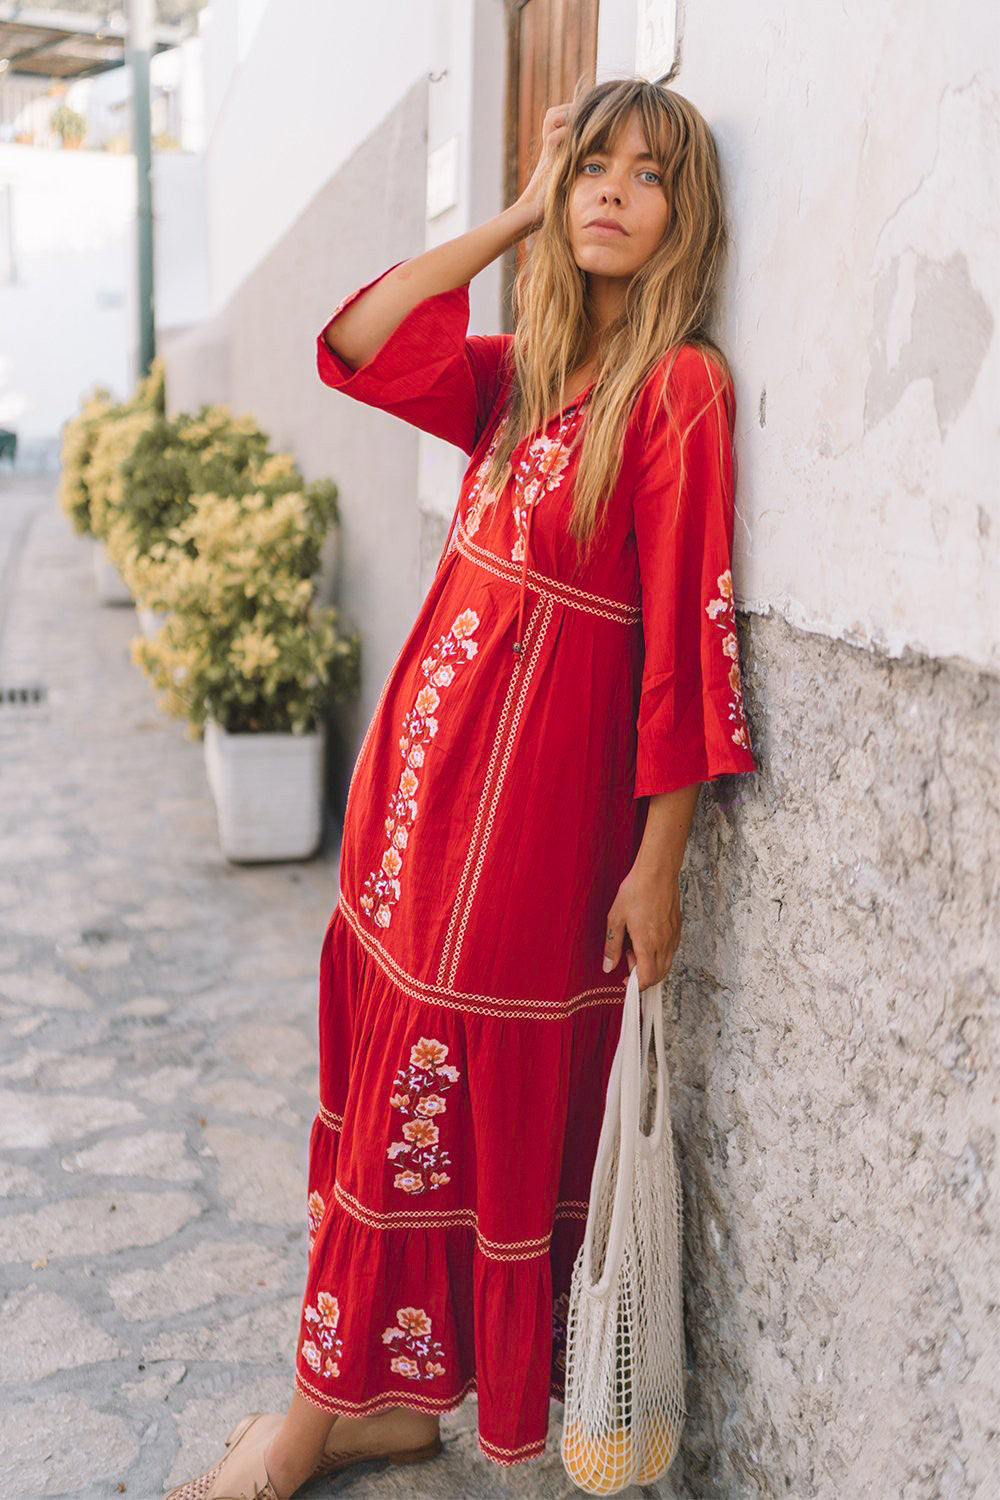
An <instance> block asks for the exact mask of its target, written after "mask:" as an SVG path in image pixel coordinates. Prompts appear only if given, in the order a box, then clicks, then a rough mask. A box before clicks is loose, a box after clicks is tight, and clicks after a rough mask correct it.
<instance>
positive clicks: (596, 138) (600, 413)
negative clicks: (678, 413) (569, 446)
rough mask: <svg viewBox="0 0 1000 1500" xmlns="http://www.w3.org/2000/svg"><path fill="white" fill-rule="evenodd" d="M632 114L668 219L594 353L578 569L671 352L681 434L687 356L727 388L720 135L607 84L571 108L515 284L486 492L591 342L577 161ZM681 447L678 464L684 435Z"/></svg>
mask: <svg viewBox="0 0 1000 1500" xmlns="http://www.w3.org/2000/svg"><path fill="white" fill-rule="evenodd" d="M632 110H637V111H638V115H639V121H640V123H641V126H642V129H643V133H644V134H645V137H646V141H647V143H648V147H649V150H650V152H651V153H652V154H653V156H654V157H655V158H656V161H657V163H658V166H659V168H661V169H662V173H663V192H664V194H665V196H666V198H667V202H668V203H669V204H670V207H671V213H670V220H669V223H668V225H667V228H666V231H665V232H664V235H663V238H662V240H661V241H660V243H659V245H658V246H657V248H656V250H655V251H654V252H653V254H652V255H651V256H650V257H649V259H648V260H647V261H646V262H645V264H644V265H642V266H641V267H640V269H639V270H638V271H637V272H636V273H635V275H634V276H633V277H632V279H631V281H630V282H629V285H628V289H627V292H626V296H625V300H624V306H623V308H622V312H621V314H620V315H619V316H618V317H617V318H616V319H615V320H614V322H613V323H612V324H611V325H610V326H609V327H607V328H606V329H605V330H604V331H603V333H602V334H601V336H600V339H599V342H598V343H597V353H596V371H597V378H596V384H595V386H594V389H593V392H592V393H591V397H590V402H589V410H588V412H587V414H586V420H585V421H584V422H583V424H582V432H583V440H582V448H581V452H580V464H579V468H578V471H577V477H576V482H575V486H574V492H575V493H574V504H573V510H572V513H571V516H570V521H569V531H570V534H571V535H572V536H574V537H575V538H576V540H577V554H578V558H579V555H580V543H581V542H585V543H586V544H587V546H588V550H589V545H590V543H591V542H592V541H593V538H594V535H595V533H596V531H597V523H598V520H599V518H600V517H603V512H604V505H603V504H602V501H603V500H604V499H606V497H607V496H609V495H610V493H611V491H612V489H613V488H614V484H615V481H616V479H617V477H618V472H619V469H620V467H621V459H622V446H623V442H624V436H625V428H626V426H627V423H628V417H629V413H630V411H631V408H632V406H633V404H634V402H635V399H636V397H637V395H638V393H639V390H640V388H641V387H642V384H643V382H644V381H645V379H646V378H647V377H648V375H649V374H650V372H651V370H652V369H653V367H654V365H655V364H656V362H657V361H658V360H659V359H661V358H662V357H663V356H664V354H667V353H670V354H671V358H670V360H669V362H668V364H667V366H666V367H665V370H664V380H663V401H664V406H665V408H666V410H667V413H668V418H669V420H670V421H671V422H672V423H673V426H674V428H675V430H676V431H678V433H679V432H680V429H679V426H678V424H677V421H676V418H675V417H674V415H673V412H672V411H671V409H670V401H669V397H668V393H667V385H668V381H669V375H670V370H671V369H672V367H673V362H674V360H675V359H676V357H677V353H678V351H679V349H680V347H681V346H682V345H683V344H688V345H693V346H694V347H696V348H698V349H700V350H701V351H702V353H703V354H705V355H706V356H707V357H708V358H709V360H710V361H711V360H713V359H714V361H715V362H716V364H717V367H718V376H717V378H716V377H715V376H713V378H712V384H713V385H714V386H715V387H716V397H715V399H716V400H718V399H720V397H721V394H722V389H723V386H724V383H725V382H727V381H729V380H730V379H731V374H730V369H729V364H728V361H727V360H726V357H725V355H724V354H723V352H722V350H721V349H719V347H718V346H717V345H716V344H715V342H714V341H713V340H712V339H711V338H710V337H709V334H708V332H707V324H708V322H709V320H710V318H711V316H712V313H713V311H714V297H715V294H716V287H717V278H718V275H719V272H720V269H721V266H722V263H723V260H724V256H725V252H726V249H727V246H728V233H727V228H726V222H725V215H724V210H723V202H722V192H721V187H720V181H719V164H718V157H717V154H716V149H715V142H714V140H713V138H712V133H711V131H710V130H709V128H708V126H707V125H706V123H705V121H704V119H703V118H702V116H701V115H700V114H699V112H698V111H697V109H695V107H694V105H693V104H691V103H690V102H689V100H687V99H685V98H684V97H683V95H681V94H678V93H676V92H675V91H674V90H673V89H669V88H666V87H664V86H663V85H661V84H654V83H648V82H646V81H645V80H644V79H641V78H623V79H611V80H608V81H606V82H602V83H599V84H597V85H596V86H594V87H592V88H589V89H587V90H586V92H584V93H583V94H582V95H580V96H579V97H578V98H576V99H575V100H574V101H573V109H572V113H571V118H570V120H569V129H568V130H567V132H566V135H565V137H564V138H563V143H562V146H561V147H560V149H559V152H558V154H557V156H556V158H555V160H554V161H553V165H552V170H551V173H550V176H549V180H548V184H547V188H546V195H545V204H544V213H543V219H542V223H541V226H540V227H539V229H538V230H537V232H536V235H535V240H534V243H533V245H532V248H531V251H530V253H529V255H528V256H527V257H526V258H525V260H524V262H523V264H522V266H521V267H520V269H519V271H518V273H517V277H516V279H515V282H514V287H513V308H514V317H515V332H514V338H513V344H512V358H513V374H512V384H511V390H510V395H509V398H508V402H507V405H506V408H505V427H504V429H503V431H502V432H501V433H500V434H499V437H498V441H497V443H496V445H495V448H494V452H493V455H492V457H491V459H490V461H489V464H488V467H487V470H486V473H485V475H484V488H485V489H486V490H491V491H494V492H495V493H499V492H500V490H502V488H503V485H504V482H505V480H506V479H507V477H508V476H509V473H510V468H509V464H510V458H511V454H512V452H513V450H514V448H515V447H516V446H517V444H518V443H519V442H520V441H521V439H522V438H524V437H527V436H528V435H529V434H532V433H535V432H537V431H539V429H540V428H542V426H543V424H544V423H545V420H546V418H547V417H548V415H549V413H550V412H551V411H552V409H553V407H554V406H557V407H558V406H559V405H561V403H562V400H563V395H562V393H563V391H564V389H565V383H566V378H567V375H568V374H569V372H570V371H571V370H572V369H573V368H574V367H575V366H576V365H577V364H579V363H580V362H581V361H582V359H583V357H584V356H585V354H586V352H587V350H588V348H590V347H591V345H592V344H593V342H594V325H593V322H592V319H591V315H590V311H589V309H588V306H587V277H586V272H584V271H582V270H581V269H580V267H579V266H578V265H577V263H576V260H575V259H574V256H573V252H572V248H571V245H570V240H569V233H568V225H567V219H568V203H569V194H570V190H571V188H572V186H573V184H574V182H575V181H576V177H577V173H578V170H579V166H580V163H581V162H582V161H583V159H584V158H585V157H587V156H589V155H590V154H591V153H593V152H597V151H604V150H605V149H606V148H607V147H608V146H610V144H611V142H612V141H613V140H614V138H615V135H616V134H617V131H618V129H619V127H620V126H621V125H623V124H624V123H625V120H626V118H627V116H628V115H629V113H630V112H631V111H632ZM709 404H711V402H710V403H709ZM699 415H700V414H699ZM693 420H697V418H695V419H693ZM692 425H693V421H692V423H690V424H689V427H690V426H692ZM680 438H681V451H682V455H683V434H680ZM682 462H683V457H682ZM679 483H680V481H679ZM678 493H679V488H678Z"/></svg>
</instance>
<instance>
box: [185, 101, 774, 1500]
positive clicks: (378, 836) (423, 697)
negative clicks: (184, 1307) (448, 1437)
mask: <svg viewBox="0 0 1000 1500" xmlns="http://www.w3.org/2000/svg"><path fill="white" fill-rule="evenodd" d="M533 229H537V238H536V241H535V243H534V245H533V248H532V252H531V255H530V257H529V258H528V260H527V262H526V264H525V266H524V268H523V269H522V271H521V273H520V276H519V279H518V286H517V289H516V290H517V307H518V317H517V332H516V333H515V334H514V335H513V337H511V336H510V335H500V336H473V337H469V336H468V334H467V328H468V318H469V303H468V288H469V281H470V280H471V278H472V277H473V276H474V275H475V274H476V273H477V272H478V271H480V270H482V268H483V267H484V266H486V265H488V264H489V263H490V262H491V261H492V260H494V259H495V257H496V256H497V255H499V254H501V253H502V252H503V251H504V250H506V249H507V248H508V247H509V246H510V245H511V244H513V243H514V242H515V241H516V240H518V239H519V238H521V237H522V236H523V235H524V234H526V233H527V232H529V231H530V230H533ZM724 246H725V226H724V219H723V212H722V203H721V198H720V191H719V179H718V168H717V162H716V156H715V150H714V145H713V142H712V138H711V135H710V133H709V130H708V128H707V126H706V125H705V123H704V121H703V120H702V118H701V116H700V115H699V114H698V112H697V110H695V109H694V108H693V107H692V105H691V104H690V103H689V102H688V101H687V100H685V99H684V98H682V97H681V96H680V95H679V94H676V93H674V92H673V91H672V90H669V89H666V88H662V87H659V86H656V85H653V84H649V83H645V82H642V81H640V80H636V79H626V80H622V81H612V82H607V83H601V84H599V85H598V86H597V87H595V88H593V89H591V90H590V91H589V92H588V93H586V94H585V95H584V96H583V97H582V98H581V99H580V100H578V101H577V103H576V104H575V105H559V106H555V107H553V108H552V109H549V110H548V111H547V112H546V115H545V122H544V140H543V148H542V152H541V157H540V160H539V163H538V166H537V168H536V170H535V172H534V174H533V176H532V178H531V181H530V182H529V184H528V186H527V188H526V189H525V191H524V193H523V194H522V195H521V197H520V198H519V199H518V201H517V202H516V203H515V204H514V205H513V206H512V207H511V208H508V209H505V210H504V212H503V213H501V214H498V215H497V216H496V217H495V218H493V219H490V220H489V221H488V222H486V223H484V224H481V225H479V226H478V227H477V228H475V229H472V230H470V231H469V232H468V233H466V234H462V235H459V236H457V237H456V238H455V239H453V240H451V241H449V242H448V243H446V244H443V245H439V246H437V247H435V248H434V249H432V250H428V251H426V252H424V253H423V254H421V255H417V256H414V257H413V258H412V259H410V260H405V261H400V262H398V263H397V264H396V265H394V266H392V267H390V268H389V269H388V270H387V271H384V272H382V273H381V275H380V276H378V277H376V278H375V279H374V280H373V281H370V282H368V283H367V284H366V285H365V286H363V287H361V288H359V289H358V290H357V291H355V292H353V293H352V294H351V295H349V296H348V297H346V298H345V299H344V300H343V301H342V302H341V303H340V305H339V306H338V308H337V309H336V310H335V312H334V313H333V315H332V317H331V318H330V319H329V321H328V322H327V323H326V325H325V326H324V328H323V329H322V330H321V332H320V334H319V336H318V339H317V359H318V368H319V374H320V376H321V378H322V379H323V380H324V381H325V382H326V384H328V385H329V386H331V387H333V388H334V389H335V390H339V391H341V392H343V393H345V394H347V395H351V396H354V397H355V398H356V399H357V400H359V401H363V402H366V403H368V404H369V405H373V406H377V407H379V408H381V409H382V410H383V411H386V412H390V413H393V414H394V415H396V416H399V417H402V418H403V419H404V420H406V421H408V422H411V423H413V424H414V425H416V426H418V427H420V428H422V429H424V430H425V431H428V432H431V433H434V434H436V435H437V436H439V437H442V438H445V439H447V440H448V441H450V442H452V443H455V444H456V445H457V446H458V447H459V448H461V449H462V450H463V452H465V453H467V454H469V455H470V461H469V465H468V468H467V470H466V472H465V476H464V479H463V481H462V486H461V492H460V495H459V498H458V503H457V505H456V508H455V513H454V516H453V519H452V523H451V528H450V532H449V536H448V540H447V543H446V545H445V547H444V550H443V552H442V554H441V558H440V560H439V563H438V567H437V571H436V573H435V575H434V578H433V580H432V582H431V585H430V588H429V590H428V593H427V596H426V598H425V600H424V602H423V605H422V606H421V609H420V612H419V614H418V616H417V619H416V622H415V624H414V626H413V628H412V630H411V632H410V634H409V636H408V638H407V640H406V642H405V643H404V645H403V648H402V650H401V652H400V654H399V656H398V658H397V660H396V662H395V664H394V665H393V668H392V670H391V672H390V674H389V677H388V680H387V681H386V684H385V687H384V689H383V691H382V696H381V698H380V700H379V704H378V707H377V708H376V711H375V715H374V717H373V719H372V721H371V723H370V725H369V727H368V730H367V733H366V735H365V739H364V741H363V743H362V746H361V750H360V752H359V754H358V758H357V761H356V764H355V767H354V772H353V776H352V779H351V785H350V788H349V791H348V798H347V807H346V811H345V821H344V833H343V844H342V851H341V863H340V892H339V901H338V905H337V907H336V908H335V910H334V912H333V915H332V917H331V919H330V923H329V925H328V928H327V931H326V934H325V937H324V940H323V945H322V951H321V958H320V1027H319V1046H320V1101H319V1109H318V1113H317V1115H316V1118H315V1120H314V1123H313V1127H312V1134H311V1141H310V1165H309V1219H310V1258H309V1270H308V1278H307V1283H306V1288H305V1295H304V1298H303V1308H302V1319H301V1326H300V1330H299V1335H298V1343H297V1352H296V1368H295V1390H294V1393H293V1395H292V1398H291V1404H290V1406H289V1409H288V1411H287V1413H286V1414H285V1415H284V1416H281V1415H280V1414H270V1413H268V1414H264V1415H260V1414H251V1416H250V1417H248V1418H245V1419H244V1421H243V1422H242V1423H241V1424H240V1426H239V1427H238V1428H237V1429H236V1430H235V1431H234V1433H233V1434H231V1435H230V1441H229V1451H228V1453H227V1455H226V1456H225V1458H224V1460H223V1461H222V1462H221V1464H220V1465H217V1466H216V1468H215V1469H213V1470H211V1471H209V1473H208V1475H205V1476H202V1478H201V1479H200V1480H198V1481H193V1482H192V1483H191V1484H190V1485H189V1486H181V1487H180V1488H179V1489H177V1490H174V1491H172V1495H173V1497H174V1500H195V1497H197V1500H217V1497H223V1496H229V1497H235V1496H247V1497H265V1496H266V1497H268V1500H286V1497H288V1496H290V1495H292V1494H293V1492H295V1490H296V1489H297V1488H298V1487H299V1486H300V1485H302V1484H303V1483H304V1482H305V1481H306V1480H307V1479H308V1478H309V1477H310V1475H312V1474H314V1473H316V1472H321V1471H322V1472H331V1471H332V1470H333V1469H336V1468H339V1467H343V1466H345V1465H346V1464H348V1463H351V1462H357V1461H359V1460H361V1459H363V1458H370V1457H373V1456H376V1455H382V1456H386V1457H390V1458H395V1459H396V1460H401V1461H407V1460H409V1461H413V1460H416V1459H420V1458H425V1457H431V1456H433V1455H434V1454H435V1453H436V1452H438V1451H440V1446H441V1445H440V1438H439V1435H438V1419H439V1414H440V1413H441V1412H442V1411H449V1410H452V1409H453V1408H455V1407H456V1406H458V1405H459V1403H460V1402H461V1400H462V1398H463V1397H464V1396H465V1395H466V1393H467V1392H468V1391H470V1390H471V1389H473V1387H475V1389H476V1391H477V1397H478V1435H479V1447H480V1449H481V1451H482V1453H483V1454H484V1455H485V1456H486V1457H487V1458H488V1459H490V1460H492V1461H494V1462H496V1463H499V1464H516V1463H522V1462H525V1461H528V1460H530V1459H534V1458H538V1457H539V1456H540V1455H541V1454H542V1453H543V1452H544V1450H545V1444H546V1433H547V1429H548V1420H549V1397H550V1395H555V1396H556V1397H559V1398H561V1397H562V1396H563V1393H564V1384H563V1380H564V1368H565V1360H564V1356H565V1333H566V1329H565V1311H566V1304H567V1294H568V1290H569V1285H570V1275H571V1271H572V1266H573V1261H574V1258H575V1255H576V1252H577V1250H578V1249H579V1246H580V1243H581V1240H582V1236H583V1227H584V1222H585V1218H586V1213H587V1203H588V1197H589V1188H590V1177H591V1172H592V1169H593V1163H594V1157H595V1153H596V1147H597V1138H598V1134H599V1130H600V1123H601V1115H602V1111H603V1103H604V1096H605V1092H606V1087H607V1082H608V1076H609V1073H610V1068H611V1062H612V1058H613V1055H614V1051H615V1047H616V1045H617V1041H618V1034H619V1028H620V1022H621V1006H622V1002H623V999H624V992H625V986H626V981H627V978H628V972H629V971H630V970H631V969H632V968H633V967H636V966H637V968H638V981H639V985H640V987H642V988H646V987H647V986H649V985H654V984H657V983H659V981H661V980H662V979H663V978H664V977H665V975H666V973H667V971H668V969H669V967H670V963H671V961H672V958H673V955H674V952H675V950H676V948H677V944H678V940H679V936H680V926H681V913H680V900H679V889H678V874H679V871H680V867H681V862H682V859H683V855H684V847H685V843H686V840H687V835H688V830H689V827H690V824H691V819H692V816H693V812H694V806H695V801H696V798H697V794H698V787H699V785H700V783H701V782H703V781H707V780H710V779H712V778H713V777H716V776H720V775H723V774H726V773H734V772H748V771H753V770H755V769H756V767H755V762H754V759H753V756H752V753H751V748H750V743H749V735H748V731H747V725H746V720H745V718H744V713H743V705H742V697H741V688H740V672H739V659H738V648H737V639H736V633H735V616H734V611H733V592H732V578H731V573H730V549H731V543H732V528H733V472H732V448H731V436H732V423H733V418H734V395H733V387H732V381H731V378H730V375H729V372H728V367H727V365H726V361H725V359H724V357H723V356H722V354H721V353H720V352H719V351H718V349H717V348H716V347H715V346H714V344H712V343H711V341H710V340H709V339H708V337H707V335H706V332H705V325H706V319H707V316H708V313H709V310H710V305H711V296H712V291H713V287H714V285H715V281H716V275H717V271H718V269H719V266H720V262H721V258H722V255H723V250H724ZM623 958H624V960H625V963H624V964H623V963H622V959H623Z"/></svg>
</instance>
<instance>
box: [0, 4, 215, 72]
mask: <svg viewBox="0 0 1000 1500" xmlns="http://www.w3.org/2000/svg"><path fill="white" fill-rule="evenodd" d="M127 33H128V28H127V26H126V24H125V21H124V20H123V19H122V18H121V17H119V16H116V17H112V18H109V19H108V20H107V21H102V20H101V19H100V18H99V17H98V16H87V15H80V14H78V13H77V12H75V11H66V10H33V9H32V8H31V6H25V5H11V4H4V3H0V63H2V61H3V60H4V59H6V61H7V66H6V68H3V69H2V70H0V80H2V79H3V78H11V77H20V78H64V79H66V80H72V79H76V78H92V77H94V75H95V74H97V73H106V72H107V71H108V69H109V68H120V67H122V66H123V65H124V62H125V43H126V38H127ZM186 35H188V28H186V27H184V26H180V25H173V26H168V25H163V24H158V25H156V26H154V27H153V48H152V50H153V51H154V52H162V51H164V50H165V48H167V47H176V46H177V45H178V43H180V42H181V41H183V40H184V37H185V36H186Z"/></svg>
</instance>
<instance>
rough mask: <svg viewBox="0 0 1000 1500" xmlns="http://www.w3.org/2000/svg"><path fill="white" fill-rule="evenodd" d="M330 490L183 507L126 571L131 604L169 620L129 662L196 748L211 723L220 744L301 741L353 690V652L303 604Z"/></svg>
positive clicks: (324, 615)
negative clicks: (137, 601)
mask: <svg viewBox="0 0 1000 1500" xmlns="http://www.w3.org/2000/svg"><path fill="white" fill-rule="evenodd" d="M335 505H336V487H335V486H334V484H333V483H332V481H330V480H328V479H324V480H316V481H313V482H312V483H311V484H307V485H304V486H302V487H301V488H298V489H293V490H288V491H286V492H284V493H281V494H278V495H277V496H275V495H272V494H269V493H268V492H267V490H266V489H262V490H254V491H251V492H249V493H247V494H240V495H219V494H217V493H215V492H208V493H205V494H200V495H194V496H192V497H191V502H190V509H189V512H188V514H187V515H186V517H185V518H184V519H183V520H182V521H181V522H180V523H179V524H178V525H177V526H175V527H173V528H171V530H170V533H169V535H168V537H167V538H166V539H165V540H161V541H158V542H155V543H154V544H153V545H152V547H151V549H150V552H149V553H148V554H147V555H145V556H143V555H140V554H136V556H135V557H134V558H133V559H132V563H131V567H132V570H133V576H134V578H135V586H136V588H137V590H138V594H139V596H140V597H141V598H142V599H143V601H144V602H145V603H146V604H147V605H148V606H149V607H151V608H153V609H157V610H161V611H163V612H165V613H167V615H168V618H167V620H166V623H165V624H164V625H163V627H162V628H161V630H160V631H159V632H158V633H157V635H156V636H155V637H154V638H153V639H152V640H145V639H143V638H141V637H136V638H135V639H134V640H133V642H132V657H133V660H134V661H136V662H137V663H138V664H139V665H140V666H141V667H142V668H143V669H144V670H145V671H146V672H147V673H148V674H149V676H150V677H151V678H152V679H153V681H154V682H155V683H156V685H157V686H158V687H159V688H160V689H161V690H162V697H161V699H160V703H161V706H162V707H163V708H165V709H166V711H167V712H168V713H170V714H173V715H175V716H178V717H184V718H186V719H187V720H188V733H189V737H190V738H192V739H197V738H198V737H199V735H200V733H201V730H202V729H203V727H204V724H205V721H206V719H208V718H212V719H214V720H215V721H216V723H218V724H219V725H220V726H221V727H222V728H224V729H226V730H228V731H229V732H230V733H234V734H237V733H251V732H255V731H256V732H260V731H270V732H285V733H292V734H303V733H307V732H310V731H312V730H315V729H316V728H318V726H319V724H320V722H321V721H322V719H323V718H324V716H325V713H326V711H327V709H328V707H329V706H330V704H331V703H333V702H335V701H337V700H338V699H340V698H343V697H346V696H347V695H348V694H350V693H353V692H355V691H356V690H357V686H358V667H359V657H360V642H359V638H358V636H357V635H356V634H354V635H349V636H348V635H342V634H340V633H338V630H337V619H338V611H337V610H336V609H333V608H324V609H316V608H315V607H314V605H313V598H314V593H315V582H314V578H315V574H316V573H317V571H318V568H319V561H320V548H321V546H322V542H323V538H324V537H325V535H326V532H327V529H328V527H329V525H330V522H331V520H332V517H333V514H334V509H335Z"/></svg>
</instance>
